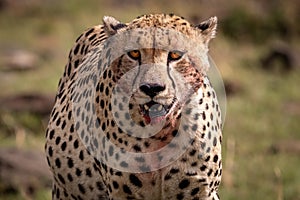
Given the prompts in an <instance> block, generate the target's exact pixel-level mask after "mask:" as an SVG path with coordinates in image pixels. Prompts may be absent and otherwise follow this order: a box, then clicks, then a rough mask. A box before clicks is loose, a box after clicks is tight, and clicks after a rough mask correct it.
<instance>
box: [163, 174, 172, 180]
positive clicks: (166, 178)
mask: <svg viewBox="0 0 300 200" xmlns="http://www.w3.org/2000/svg"><path fill="white" fill-rule="evenodd" d="M171 178H172V177H171V175H170V174H167V175H166V176H165V178H164V179H165V181H167V180H169V179H171Z"/></svg>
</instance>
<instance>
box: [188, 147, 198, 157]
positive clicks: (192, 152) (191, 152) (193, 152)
mask: <svg viewBox="0 0 300 200" xmlns="http://www.w3.org/2000/svg"><path fill="white" fill-rule="evenodd" d="M196 152H197V151H196V149H193V150H191V151H190V153H189V154H190V156H194V155H195V154H196Z"/></svg>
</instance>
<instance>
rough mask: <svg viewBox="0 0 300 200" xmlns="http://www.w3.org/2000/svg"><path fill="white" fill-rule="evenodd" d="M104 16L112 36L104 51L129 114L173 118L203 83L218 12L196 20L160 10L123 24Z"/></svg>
mask: <svg viewBox="0 0 300 200" xmlns="http://www.w3.org/2000/svg"><path fill="white" fill-rule="evenodd" d="M103 22H104V27H105V31H106V32H107V34H108V35H109V38H115V39H114V40H113V41H114V42H110V44H109V46H110V49H109V50H108V51H107V52H109V54H115V56H112V57H110V58H111V59H112V63H111V65H110V67H111V70H112V72H113V79H114V80H115V81H116V83H117V85H118V87H119V90H118V91H123V93H124V94H125V95H127V96H129V98H128V102H127V103H128V105H125V106H127V107H128V108H129V113H130V118H131V119H133V121H134V122H135V123H137V124H139V125H140V126H146V125H155V124H157V123H160V122H162V121H164V123H165V122H166V121H168V122H174V119H176V118H178V116H180V111H181V108H182V106H183V105H184V104H185V102H186V101H188V99H189V98H190V96H191V95H192V94H193V93H194V92H196V91H197V90H198V89H199V88H200V87H201V84H203V77H204V76H205V75H206V70H207V68H208V66H209V64H208V57H207V52H208V43H209V41H210V40H211V39H212V38H214V36H215V33H216V26H217V18H216V17H212V18H210V19H208V20H207V21H204V22H202V23H200V24H199V25H191V24H190V23H189V22H187V21H186V20H184V19H183V18H181V17H178V16H175V15H160V14H159V15H144V16H141V17H138V18H136V19H135V20H133V21H132V22H130V23H128V24H123V23H121V22H119V21H117V20H116V19H114V18H112V17H104V19H103ZM107 52H106V54H107ZM112 52H113V53H112ZM118 98H119V99H122V97H121V96H120V97H118ZM125 102H126V101H125ZM123 103H124V101H123Z"/></svg>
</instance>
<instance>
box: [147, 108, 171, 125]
mask: <svg viewBox="0 0 300 200" xmlns="http://www.w3.org/2000/svg"><path fill="white" fill-rule="evenodd" d="M165 115H166V111H165V109H164V108H161V105H160V104H154V105H152V106H151V107H150V109H149V113H148V115H145V116H144V118H145V120H146V122H147V123H150V124H156V123H159V122H161V121H162V120H164V119H165Z"/></svg>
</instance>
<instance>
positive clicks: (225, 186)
mask: <svg viewBox="0 0 300 200" xmlns="http://www.w3.org/2000/svg"><path fill="white" fill-rule="evenodd" d="M231 1H232V2H233V3H234V2H235V3H236V1H235V0H231ZM132 2H134V1H132ZM191 2H192V3H194V4H188V5H183V4H182V3H180V1H174V2H173V3H172V4H171V5H168V6H165V5H164V1H162V2H160V1H151V2H150V1H145V2H143V3H140V4H141V5H138V4H135V5H129V4H124V5H123V4H120V5H119V7H118V6H117V5H118V1H111V2H102V1H98V0H92V1H90V3H89V4H86V3H85V4H83V3H82V2H80V1H78V0H74V1H72V2H68V3H67V2H60V1H53V3H52V4H51V5H47V6H46V5H45V6H42V5H36V7H34V6H33V7H31V8H30V7H28V6H27V7H25V8H24V9H23V10H22V9H21V8H20V9H19V10H17V11H18V12H13V10H9V9H8V10H5V11H4V12H1V13H0V26H1V31H0V53H1V54H0V68H1V65H4V62H2V61H3V60H2V59H1V58H3V57H4V55H5V51H7V49H9V48H11V47H13V48H21V49H26V50H28V51H32V52H34V53H36V54H37V55H38V56H39V58H40V59H39V61H38V65H39V67H38V69H36V70H34V71H28V72H21V73H12V72H1V71H0V77H1V79H2V80H1V84H0V91H1V93H0V96H5V95H11V94H18V93H24V92H30V91H36V92H42V93H45V92H46V93H53V94H54V93H55V91H56V87H57V82H58V79H59V77H60V76H61V74H62V72H63V66H64V64H65V62H66V59H67V56H68V51H69V49H70V47H71V46H72V44H73V42H74V41H75V39H76V37H77V36H78V35H79V34H80V33H81V32H82V31H83V30H84V29H86V28H88V27H90V26H92V25H95V24H99V23H100V22H101V17H102V16H103V15H113V16H115V17H117V18H119V19H121V20H122V21H125V22H126V21H129V20H131V19H132V18H134V17H135V16H137V15H140V14H143V13H151V12H165V13H169V12H175V13H179V14H181V15H184V16H187V17H188V18H189V17H190V18H191V17H193V16H195V15H197V16H199V17H200V18H201V19H202V18H208V17H209V16H211V15H218V16H219V18H220V19H221V20H220V21H221V23H220V29H219V30H220V31H219V33H218V37H217V39H215V40H214V41H213V42H212V44H211V55H212V57H213V59H214V61H215V63H216V64H217V66H218V67H219V70H220V71H221V74H222V75H223V77H224V80H230V81H232V82H234V83H235V84H237V85H238V86H239V88H240V89H239V90H238V92H237V94H235V95H233V96H229V97H228V98H227V115H226V121H225V126H224V140H223V141H224V142H223V161H224V162H223V163H224V177H223V182H222V185H221V187H220V196H221V197H222V199H223V200H231V199H244V200H248V199H249V200H250V199H265V200H269V199H270V200H273V199H278V200H280V199H291V200H299V199H300V198H299V197H300V181H299V180H300V171H299V170H298V168H299V166H300V159H299V152H298V155H297V154H292V153H284V152H279V153H278V154H274V153H271V151H270V147H271V146H272V144H274V143H277V142H280V141H282V140H300V134H299V132H300V125H299V120H300V113H299V112H298V113H297V112H296V113H295V112H292V111H291V110H290V109H287V106H288V105H289V104H290V103H295V104H296V105H297V106H300V104H299V102H300V93H299V83H300V76H299V69H296V70H294V71H292V72H291V73H286V74H283V73H278V72H270V71H264V70H262V69H261V68H260V64H259V59H260V58H261V57H262V56H263V55H264V52H267V51H268V50H269V47H270V43H271V42H272V41H271V40H269V41H268V43H266V44H262V43H254V44H252V43H251V42H249V41H247V40H246V41H244V40H243V39H242V40H241V39H240V40H233V39H232V38H229V37H227V36H226V34H223V33H222V25H223V26H224V23H225V22H226V20H222V17H226V13H228V12H230V9H231V7H230V5H226V6H225V5H224V7H223V8H222V9H221V8H220V6H216V2H214V1H212V3H211V4H208V3H206V4H205V3H202V4H201V3H199V2H198V1H197V2H194V1H191ZM119 3H120V2H119ZM290 4H291V3H290ZM290 4H289V3H287V4H286V7H287V9H291V8H292V7H291V6H290ZM191 5H192V6H191ZM297 5H298V4H297ZM244 6H245V5H244ZM246 6H247V4H246ZM221 7H222V6H221ZM249 7H250V8H252V9H253V5H252V7H251V6H249ZM217 8H218V9H217ZM235 9H236V8H235ZM200 10H204V11H203V13H199V12H200ZM29 11H30V12H29ZM291 13H293V12H291ZM231 17H232V16H231ZM247 17H248V16H247ZM285 18H293V16H286V17H285ZM247 20H248V19H247ZM239 22H240V21H239ZM222 23H223V24H222ZM276 23H277V22H276ZM243 25H244V24H243V23H242V22H240V24H239V26H243ZM246 25H247V24H245V26H246ZM270 27H273V26H272V25H270ZM226 28H227V27H226ZM241 28H243V27H239V30H241ZM295 29H296V30H294V31H297V30H300V29H299V27H295ZM226 31H227V30H226ZM245 34H246V33H245ZM275 35H276V34H275ZM250 36H251V35H250ZM247 37H249V35H247ZM247 37H246V38H247ZM255 37H257V35H255ZM256 39H257V38H256ZM250 41H251V40H250ZM292 41H293V42H292V43H291V44H292V45H291V46H292V47H296V46H297V45H299V38H297V37H294V38H292ZM1 55H2V56H1ZM298 64H299V63H298ZM297 67H298V66H297ZM0 117H1V119H4V121H5V123H4V124H5V125H6V127H0V135H1V136H0V138H1V142H0V145H1V146H16V145H18V143H17V142H16V139H15V135H14V134H12V133H15V131H16V127H20V128H21V130H24V131H25V132H26V135H27V136H26V138H25V139H24V142H23V147H24V148H34V149H42V147H43V143H44V141H43V140H44V139H43V138H44V133H43V132H44V128H45V123H44V122H43V121H42V120H41V119H39V118H37V117H36V116H32V115H31V114H26V113H25V114H21V115H19V114H15V113H4V112H2V113H1V115H0ZM0 124H1V125H2V126H3V124H2V123H0ZM9 133H11V134H9ZM30 198H32V199H38V200H39V199H50V190H49V189H45V190H41V191H38V193H37V194H36V195H35V196H34V197H29V199H30ZM0 199H28V197H25V196H24V195H22V193H18V194H11V195H5V196H4V195H1V193H0Z"/></svg>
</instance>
